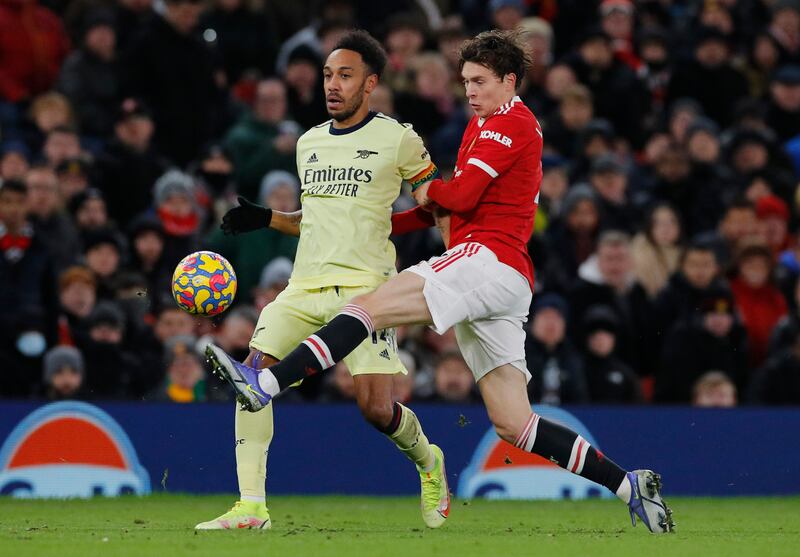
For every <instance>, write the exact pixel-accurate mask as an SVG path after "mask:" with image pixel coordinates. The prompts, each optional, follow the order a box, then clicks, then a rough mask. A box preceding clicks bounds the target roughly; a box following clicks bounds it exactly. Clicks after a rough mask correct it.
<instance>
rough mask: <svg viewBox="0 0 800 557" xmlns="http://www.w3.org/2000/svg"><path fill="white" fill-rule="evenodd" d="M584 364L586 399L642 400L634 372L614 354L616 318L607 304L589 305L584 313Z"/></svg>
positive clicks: (608, 401) (600, 400)
mask: <svg viewBox="0 0 800 557" xmlns="http://www.w3.org/2000/svg"><path fill="white" fill-rule="evenodd" d="M583 330H584V331H585V332H586V338H585V339H584V341H583V351H584V358H583V367H584V371H585V373H586V382H587V385H588V387H589V399H590V400H591V401H592V402H600V403H617V404H619V403H634V402H641V401H642V391H641V388H640V386H639V378H638V377H637V376H636V373H635V372H634V371H633V370H632V369H631V368H630V367H628V366H627V365H626V364H625V363H624V362H622V360H620V359H619V358H618V357H617V356H616V355H615V353H614V352H615V349H616V344H617V331H618V330H619V320H618V319H617V316H616V315H615V314H614V311H613V310H612V309H611V308H610V307H608V306H591V307H590V308H589V309H588V310H586V314H585V315H584V316H583Z"/></svg>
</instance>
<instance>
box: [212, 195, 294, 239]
mask: <svg viewBox="0 0 800 557" xmlns="http://www.w3.org/2000/svg"><path fill="white" fill-rule="evenodd" d="M302 219H303V211H302V210H300V211H294V212H293V213H283V212H281V211H273V210H272V209H269V208H267V207H262V206H261V205H256V204H255V203H251V202H249V201H248V200H247V199H245V198H244V197H241V196H240V197H239V206H238V207H234V208H233V209H231V210H230V211H228V212H227V213H225V215H224V216H223V217H222V224H221V225H220V228H222V231H223V232H224V233H225V235H228V234H233V235H234V236H235V235H236V234H242V233H244V232H252V231H253V230H259V229H260V228H274V229H275V230H277V231H278V232H283V233H284V234H287V235H289V236H300V221H301V220H302Z"/></svg>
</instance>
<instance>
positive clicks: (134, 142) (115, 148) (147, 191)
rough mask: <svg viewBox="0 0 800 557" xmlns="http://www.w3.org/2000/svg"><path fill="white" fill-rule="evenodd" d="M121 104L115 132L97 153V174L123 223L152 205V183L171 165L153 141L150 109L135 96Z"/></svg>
mask: <svg viewBox="0 0 800 557" xmlns="http://www.w3.org/2000/svg"><path fill="white" fill-rule="evenodd" d="M118 108H119V110H118V113H117V115H116V121H115V124H114V136H113V137H112V138H111V140H110V141H109V143H108V145H107V146H106V148H105V150H104V151H103V153H102V154H101V155H100V156H99V157H98V160H97V174H98V186H99V188H100V190H101V191H102V192H103V194H104V195H105V198H106V201H107V202H108V212H109V214H110V215H111V216H112V218H113V219H114V220H116V221H117V222H118V223H119V224H120V225H121V226H124V225H125V224H126V223H128V222H130V221H131V219H132V218H133V217H135V216H136V215H138V214H139V213H141V212H142V211H144V210H145V209H147V208H149V207H150V206H151V204H152V201H153V196H152V191H153V184H155V182H156V180H157V179H158V178H159V177H160V176H161V175H162V174H164V173H165V172H166V171H167V168H168V165H167V162H166V161H165V160H164V159H163V157H162V156H161V155H160V154H159V153H157V152H156V151H155V149H154V147H153V145H152V137H153V133H154V131H155V126H154V123H153V118H152V115H151V113H150V111H149V109H148V108H147V107H145V106H144V105H143V104H142V102H141V101H140V100H137V99H133V98H128V99H125V100H124V101H122V103H121V104H120V105H119V107H118Z"/></svg>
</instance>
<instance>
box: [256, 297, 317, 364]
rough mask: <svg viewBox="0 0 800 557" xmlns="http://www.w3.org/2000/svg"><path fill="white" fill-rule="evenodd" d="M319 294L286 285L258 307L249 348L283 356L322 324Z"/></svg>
mask: <svg viewBox="0 0 800 557" xmlns="http://www.w3.org/2000/svg"><path fill="white" fill-rule="evenodd" d="M320 301H321V300H320V294H319V293H316V292H314V291H309V290H297V289H292V288H287V289H286V290H284V291H283V292H281V293H280V294H279V295H278V297H277V298H275V300H274V301H273V302H272V303H270V304H269V305H267V306H266V307H265V308H264V309H262V310H261V315H259V317H258V323H257V324H256V328H255V330H254V332H253V337H252V338H251V339H250V348H251V349H252V350H257V351H259V352H262V353H263V354H269V355H270V356H272V357H274V358H277V359H278V360H281V359H283V358H284V357H286V355H287V354H289V352H291V351H292V350H294V349H295V348H296V347H297V345H298V344H300V343H301V342H303V340H304V339H306V338H307V337H308V336H309V335H311V334H312V333H313V332H314V331H316V330H317V329H319V328H320V327H322V326H323V325H324V324H325V316H324V313H323V312H322V311H321V304H320Z"/></svg>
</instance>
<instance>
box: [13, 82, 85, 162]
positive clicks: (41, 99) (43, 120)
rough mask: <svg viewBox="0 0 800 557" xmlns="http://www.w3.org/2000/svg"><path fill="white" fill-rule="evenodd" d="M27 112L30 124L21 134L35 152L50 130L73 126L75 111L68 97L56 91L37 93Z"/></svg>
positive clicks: (40, 146)
mask: <svg viewBox="0 0 800 557" xmlns="http://www.w3.org/2000/svg"><path fill="white" fill-rule="evenodd" d="M28 113H29V116H30V120H31V124H32V125H31V126H29V127H26V128H24V129H23V131H22V132H21V134H22V136H23V137H25V140H26V141H27V143H28V145H29V146H30V147H31V148H32V149H33V150H34V151H37V152H38V151H39V150H40V149H41V148H42V144H43V143H44V141H45V138H46V137H47V135H48V134H49V133H50V132H51V131H53V130H54V129H56V128H73V127H74V126H75V112H74V110H73V108H72V105H71V104H70V101H69V99H68V98H67V97H65V96H64V95H62V94H61V93H58V92H56V91H48V92H46V93H42V94H41V95H37V96H36V97H35V98H34V99H33V101H32V102H31V106H30V109H29V111H28Z"/></svg>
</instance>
